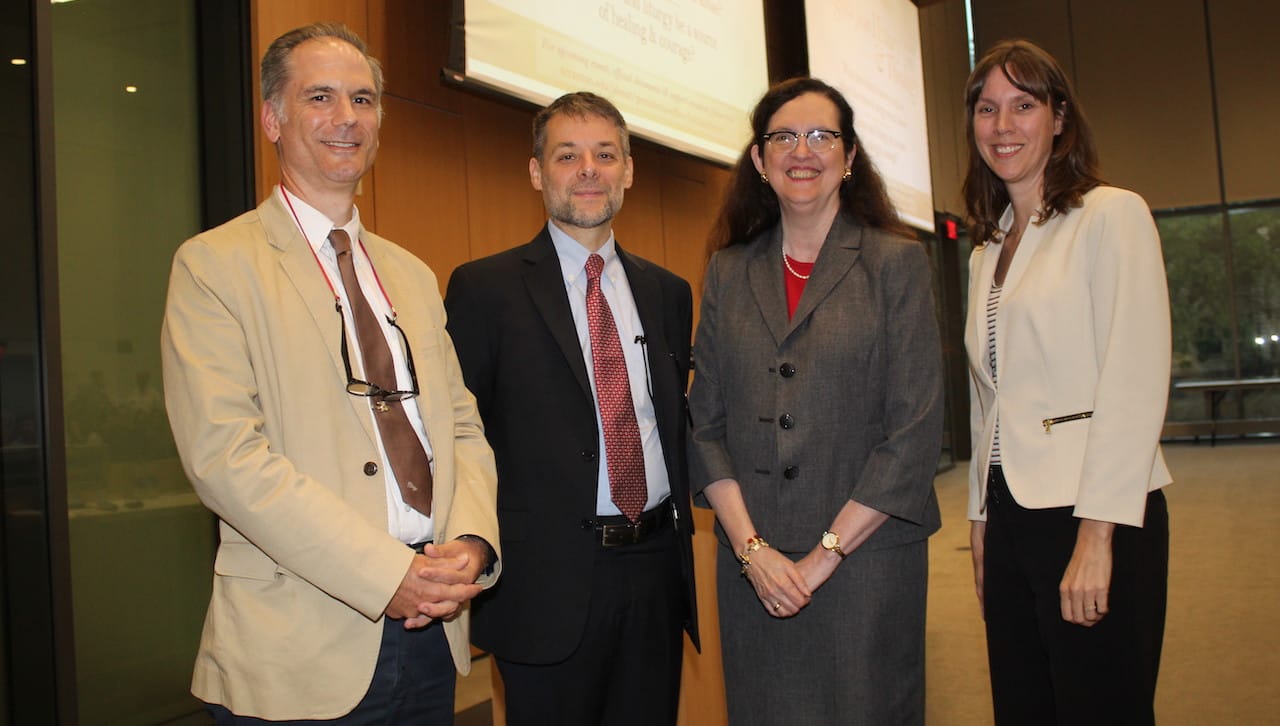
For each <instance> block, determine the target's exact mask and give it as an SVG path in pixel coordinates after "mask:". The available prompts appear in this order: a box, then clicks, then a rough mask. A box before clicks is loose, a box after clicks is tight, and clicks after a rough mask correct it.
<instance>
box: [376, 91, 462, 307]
mask: <svg viewBox="0 0 1280 726" xmlns="http://www.w3.org/2000/svg"><path fill="white" fill-rule="evenodd" d="M382 104H383V107H384V108H385V110H386V116H385V117H384V119H383V122H382V148H381V150H380V151H379V153H378V161H377V163H376V164H375V165H374V170H373V176H374V178H375V179H376V180H377V183H378V190H379V193H378V196H377V199H376V204H375V205H374V206H375V207H376V208H377V218H378V226H377V228H376V229H375V231H376V232H377V233H378V234H381V235H383V236H384V237H387V238H389V239H391V240H392V241H394V242H396V243H398V244H400V245H401V246H402V247H405V248H406V249H408V250H409V251H410V252H413V253H414V254H416V255H417V256H418V257H420V258H422V259H423V260H425V261H426V262H427V264H429V265H430V266H431V269H432V270H434V271H435V273H436V275H437V276H438V277H439V282H440V287H441V292H443V291H444V285H445V284H446V283H447V282H448V281H449V274H450V273H451V272H452V271H453V268H455V267H457V266H458V265H460V264H462V263H463V262H466V261H467V260H469V259H471V255H470V250H469V248H468V244H467V237H468V229H467V213H466V209H467V190H466V186H465V184H463V180H465V179H466V176H467V168H466V155H465V154H464V152H463V145H462V143H461V142H462V137H463V134H462V118H461V117H460V116H458V115H456V114H450V113H445V112H443V111H439V110H437V109H433V108H429V107H427V106H422V105H420V104H416V103H411V102H409V101H405V100H403V99H400V98H397V97H395V96H386V97H384V98H383V100H382ZM360 212H361V214H362V215H363V214H364V207H363V206H362V207H361V210H360Z"/></svg>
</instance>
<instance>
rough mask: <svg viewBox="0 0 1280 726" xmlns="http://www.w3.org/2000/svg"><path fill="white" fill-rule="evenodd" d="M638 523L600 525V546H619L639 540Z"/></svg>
mask: <svg viewBox="0 0 1280 726" xmlns="http://www.w3.org/2000/svg"><path fill="white" fill-rule="evenodd" d="M640 535H641V533H640V523H639V522H637V523H635V524H602V525H600V546H602V547H621V546H623V545H632V544H635V543H637V542H639V541H640Z"/></svg>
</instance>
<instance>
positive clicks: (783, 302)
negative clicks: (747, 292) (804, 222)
mask: <svg viewBox="0 0 1280 726" xmlns="http://www.w3.org/2000/svg"><path fill="white" fill-rule="evenodd" d="M765 234H768V235H769V239H768V240H767V241H766V242H765V244H762V245H760V247H759V249H758V250H757V251H756V255H755V257H754V258H752V259H751V260H750V261H749V262H747V280H748V282H749V284H750V285H751V293H752V295H754V296H755V299H756V306H757V307H758V308H759V309H760V316H761V317H762V318H764V323H765V326H766V327H767V328H768V329H769V334H770V335H772V336H773V342H774V345H782V341H783V340H785V339H786V337H787V329H788V328H789V327H790V321H788V320H787V292H786V290H785V289H784V288H783V282H782V225H781V224H777V225H774V227H773V231H771V232H767V233H765Z"/></svg>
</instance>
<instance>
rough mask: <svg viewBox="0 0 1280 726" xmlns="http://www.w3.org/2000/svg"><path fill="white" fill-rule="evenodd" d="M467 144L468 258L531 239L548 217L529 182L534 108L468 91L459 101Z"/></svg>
mask: <svg viewBox="0 0 1280 726" xmlns="http://www.w3.org/2000/svg"><path fill="white" fill-rule="evenodd" d="M463 113H464V129H463V134H464V138H465V143H466V149H467V176H466V179H465V180H462V181H463V182H464V183H465V184H466V189H467V216H468V219H469V220H470V225H471V234H470V238H469V249H470V253H471V258H472V259H475V258H479V257H484V256H486V255H491V254H494V253H495V252H501V251H502V250H506V249H510V248H512V247H515V246H516V245H521V244H524V243H525V242H528V241H529V240H531V239H533V236H534V235H535V234H537V233H538V230H539V228H541V226H542V225H543V224H544V223H545V222H546V216H545V215H544V214H543V209H542V194H541V193H539V192H538V191H537V190H535V189H534V188H533V185H532V184H530V183H529V152H530V147H531V146H532V142H531V140H530V131H529V127H530V125H531V124H532V122H533V112H532V111H527V110H521V109H518V108H515V107H514V106H510V105H507V104H503V103H497V102H494V101H492V100H489V99H486V98H482V97H479V96H475V95H470V94H468V95H467V96H466V97H465V99H464V102H463Z"/></svg>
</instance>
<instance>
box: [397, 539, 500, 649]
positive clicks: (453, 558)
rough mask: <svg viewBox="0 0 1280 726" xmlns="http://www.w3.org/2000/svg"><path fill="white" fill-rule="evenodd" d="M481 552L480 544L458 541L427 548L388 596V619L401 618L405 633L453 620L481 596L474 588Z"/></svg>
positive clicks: (481, 560)
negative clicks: (437, 622)
mask: <svg viewBox="0 0 1280 726" xmlns="http://www.w3.org/2000/svg"><path fill="white" fill-rule="evenodd" d="M481 548H482V545H480V544H479V543H470V542H459V541H457V540H455V541H453V542H448V543H446V544H443V545H434V544H428V545H427V546H426V547H424V548H423V553H422V554H420V555H415V556H414V558H413V562H412V563H411V564H410V565H409V570H408V571H407V572H405V574H404V579H403V580H401V581H400V587H398V588H397V589H396V592H395V594H394V595H392V596H391V602H390V603H388V604H387V608H386V611H385V612H386V614H387V616H388V617H391V618H403V619H404V627H405V629H406V630H411V629H415V628H422V627H426V626H427V625H428V624H430V623H431V621H432V620H449V619H450V618H453V617H454V616H456V615H457V614H458V611H459V610H461V609H462V604H463V603H465V602H466V601H468V600H470V599H471V598H473V597H475V596H476V595H479V594H480V592H481V589H482V588H481V587H480V586H479V585H477V584H475V581H476V578H477V577H479V576H480V571H481V570H482V569H483V568H484V555H483V554H482V553H480V552H478V550H480V549H481Z"/></svg>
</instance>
